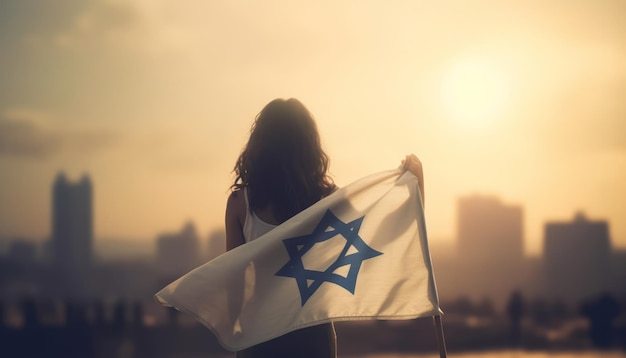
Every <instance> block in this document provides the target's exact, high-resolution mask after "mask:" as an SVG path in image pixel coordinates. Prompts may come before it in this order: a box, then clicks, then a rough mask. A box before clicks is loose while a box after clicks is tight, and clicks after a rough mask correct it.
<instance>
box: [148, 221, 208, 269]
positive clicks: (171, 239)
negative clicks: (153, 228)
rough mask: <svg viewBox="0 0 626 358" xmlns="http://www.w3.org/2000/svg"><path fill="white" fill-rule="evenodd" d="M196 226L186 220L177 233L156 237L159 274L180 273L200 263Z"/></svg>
mask: <svg viewBox="0 0 626 358" xmlns="http://www.w3.org/2000/svg"><path fill="white" fill-rule="evenodd" d="M201 255H202V253H201V251H200V241H199V239H198V234H197V232H196V227H195V225H194V224H193V223H192V222H188V223H187V224H185V226H184V227H183V228H182V230H181V231H180V232H178V233H165V234H161V235H159V236H158V237H157V266H158V268H159V271H160V273H161V274H165V275H182V274H184V273H186V272H188V271H190V270H191V269H193V268H195V267H196V266H198V265H199V264H200V261H201V259H202V257H201Z"/></svg>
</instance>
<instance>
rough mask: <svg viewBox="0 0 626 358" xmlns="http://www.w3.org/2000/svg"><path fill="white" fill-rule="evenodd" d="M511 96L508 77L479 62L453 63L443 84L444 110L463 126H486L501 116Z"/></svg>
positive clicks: (494, 68)
mask: <svg viewBox="0 0 626 358" xmlns="http://www.w3.org/2000/svg"><path fill="white" fill-rule="evenodd" d="M509 94H510V84H509V81H508V79H507V77H506V76H505V74H504V73H503V72H502V71H500V70H499V69H498V68H497V67H495V66H490V65H489V64H488V63H487V62H485V61H480V60H476V59H466V60H463V61H459V62H456V63H454V64H452V65H451V66H450V67H448V69H447V71H446V72H445V73H444V74H443V78H442V82H441V102H442V106H443V110H444V111H445V112H446V114H447V115H448V116H449V117H450V118H451V119H452V120H453V121H454V122H455V123H456V124H461V125H463V126H471V127H482V126H485V125H487V124H488V123H491V122H492V121H494V120H495V119H497V118H499V117H501V116H502V114H503V112H504V109H505V107H506V106H507V105H508V102H509Z"/></svg>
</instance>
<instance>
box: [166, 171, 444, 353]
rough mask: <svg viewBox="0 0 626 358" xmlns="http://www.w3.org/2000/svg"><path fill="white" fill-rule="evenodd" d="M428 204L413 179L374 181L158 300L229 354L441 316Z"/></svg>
mask: <svg viewBox="0 0 626 358" xmlns="http://www.w3.org/2000/svg"><path fill="white" fill-rule="evenodd" d="M420 196H421V194H420V192H419V188H418V183H417V178H416V177H415V176H414V175H413V174H411V173H409V172H403V171H402V170H400V169H397V170H391V171H385V172H381V173H377V174H373V175H370V176H368V177H365V178H363V179H360V180H358V181H356V182H354V183H353V184H350V185H348V186H346V187H344V188H342V189H339V190H337V191H336V192H335V193H333V194H332V195H330V196H328V197H326V198H324V199H322V200H320V201H319V202H317V203H316V204H314V205H313V206H311V207H309V208H308V209H306V210H304V211H302V212H300V213H299V214H297V215H296V216H294V217H293V218H291V219H289V220H288V221H286V222H284V223H283V224H281V225H280V226H278V227H276V228H275V229H273V230H272V231H270V232H268V233H267V234H265V235H263V236H262V237H260V238H258V239H256V240H253V241H251V242H249V243H246V244H245V245H242V246H239V247H237V248H236V249H234V250H231V251H229V252H226V253H225V254H223V255H221V256H219V257H217V258H215V259H214V260H212V261H209V262H208V263H206V264H204V265H202V266H200V267H198V268H196V269H195V270H193V271H191V272H189V273H188V274H186V275H184V276H183V277H181V278H179V279H178V280H176V281H174V282H173V283H171V284H169V285H168V286H167V287H165V288H164V289H163V290H161V291H160V292H158V293H157V294H156V295H155V297H156V299H157V301H159V302H160V303H161V304H163V305H166V306H171V307H175V308H176V309H178V310H180V311H183V312H186V313H189V314H191V315H193V316H194V317H195V318H196V319H197V320H198V321H200V322H201V323H203V324H204V325H205V326H206V327H208V328H209V329H210V330H211V331H213V333H214V334H215V335H216V336H217V338H218V340H219V342H220V343H221V344H222V346H224V348H226V349H228V350H231V351H239V350H242V349H245V348H248V347H250V346H253V345H256V344H259V343H261V342H265V341H268V340H270V339H273V338H276V337H278V336H281V335H283V334H285V333H288V332H291V331H293V330H296V329H299V328H304V327H308V326H313V325H317V324H321V323H326V322H330V321H341V320H364V319H379V320H395V319H413V318H417V317H424V316H433V315H439V314H441V310H440V308H439V301H438V297H437V290H436V286H435V280H434V276H433V270H432V265H431V261H430V254H429V251H428V241H427V238H426V226H425V221H424V210H423V207H422V200H421V197H420Z"/></svg>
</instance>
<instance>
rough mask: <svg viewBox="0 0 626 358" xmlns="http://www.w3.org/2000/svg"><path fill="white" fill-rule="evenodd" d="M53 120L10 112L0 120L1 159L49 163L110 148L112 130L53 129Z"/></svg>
mask: <svg viewBox="0 0 626 358" xmlns="http://www.w3.org/2000/svg"><path fill="white" fill-rule="evenodd" d="M50 124H51V117H50V116H48V115H46V114H43V113H40V112H36V111H32V110H9V111H5V112H4V113H3V114H2V115H1V116H0V156H12V157H17V158H29V159H46V158H48V157H51V156H54V155H57V154H59V153H61V152H70V153H80V154H91V153H93V152H95V151H98V150H101V149H103V148H106V147H108V146H110V145H111V144H112V143H114V142H115V141H116V140H117V139H118V137H119V136H118V135H117V134H116V133H115V132H113V131H110V130H94V129H81V130H77V129H67V128H65V129H54V128H51V127H50Z"/></svg>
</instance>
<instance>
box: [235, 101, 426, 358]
mask: <svg viewBox="0 0 626 358" xmlns="http://www.w3.org/2000/svg"><path fill="white" fill-rule="evenodd" d="M328 165H329V160H328V157H327V155H326V154H325V153H324V151H323V150H322V148H321V143H320V137H319V134H318V131H317V126H316V124H315V121H314V120H313V117H312V115H311V113H309V111H308V110H307V109H306V108H305V107H304V105H303V104H302V103H300V102H299V101H298V100H296V99H293V98H292V99H288V100H283V99H276V100H274V101H272V102H270V103H269V104H267V105H266V106H265V108H263V110H262V111H261V112H260V113H259V115H258V116H257V117H256V120H255V122H254V124H253V126H252V130H251V133H250V139H249V140H248V143H247V144H246V146H245V148H244V149H243V151H242V153H241V155H240V156H239V159H238V160H237V164H236V165H235V169H234V172H235V175H236V179H235V182H234V184H233V185H232V189H233V191H232V193H231V195H230V197H229V198H228V203H227V207H226V248H227V250H232V249H234V248H235V247H237V246H239V245H243V244H244V243H246V242H249V241H252V240H254V239H256V238H258V237H260V236H261V235H263V234H265V233H266V232H268V231H270V230H272V229H273V228H274V227H276V226H277V225H279V224H281V223H282V222H284V221H286V220H287V219H289V218H290V217H292V216H294V215H295V214H297V213H298V212H300V211H302V210H304V209H306V208H307V207H309V206H311V205H312V204H314V203H315V202H317V201H318V200H320V199H321V198H323V197H325V196H327V195H329V194H331V193H332V192H333V191H334V190H335V189H336V188H337V187H336V186H335V184H334V183H333V180H332V179H331V178H330V177H329V176H328ZM402 165H403V167H404V168H405V169H408V170H410V171H411V172H413V173H414V174H415V175H416V176H417V177H418V178H419V183H420V190H421V191H422V193H423V192H424V190H423V180H422V174H421V173H422V168H421V163H420V162H419V160H418V159H417V157H415V156H414V155H411V156H407V157H406V158H405V160H403V161H402ZM237 357H336V335H335V329H334V327H333V324H332V323H326V324H321V325H317V326H313V327H308V328H304V329H300V330H297V331H294V332H291V333H288V334H285V335H283V336H281V337H278V338H275V339H273V340H271V341H268V342H265V343H261V344H259V345H256V346H253V347H251V348H248V349H246V350H243V351H240V352H237Z"/></svg>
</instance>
